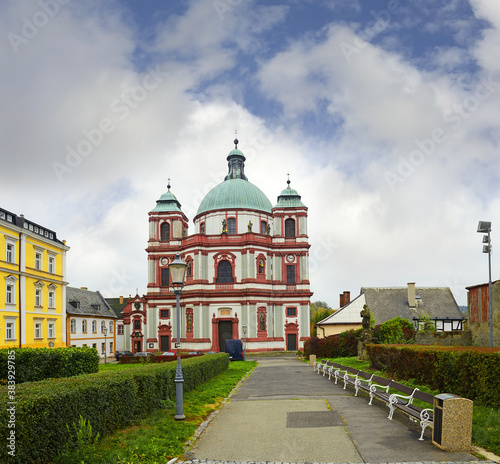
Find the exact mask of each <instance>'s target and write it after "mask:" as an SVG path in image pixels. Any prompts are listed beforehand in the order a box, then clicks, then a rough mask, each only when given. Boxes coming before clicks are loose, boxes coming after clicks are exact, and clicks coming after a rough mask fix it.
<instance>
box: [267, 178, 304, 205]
mask: <svg viewBox="0 0 500 464" xmlns="http://www.w3.org/2000/svg"><path fill="white" fill-rule="evenodd" d="M287 184H288V186H287V188H286V189H284V190H282V191H281V193H280V195H279V196H278V203H276V205H274V207H275V208H297V207H303V208H305V207H306V205H304V203H302V201H300V198H301V196H300V195H299V194H298V193H297V190H294V189H293V188H290V179H288V180H287Z"/></svg>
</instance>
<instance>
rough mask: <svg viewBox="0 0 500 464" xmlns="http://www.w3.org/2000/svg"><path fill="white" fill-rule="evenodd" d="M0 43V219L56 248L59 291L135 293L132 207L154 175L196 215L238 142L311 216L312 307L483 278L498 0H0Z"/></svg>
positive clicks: (264, 181) (158, 185) (495, 200)
mask: <svg viewBox="0 0 500 464" xmlns="http://www.w3.org/2000/svg"><path fill="white" fill-rule="evenodd" d="M0 30H1V36H2V40H1V41H0V52H1V59H0V69H1V72H0V95H1V102H2V111H1V113H0V118H1V123H0V134H1V144H0V153H1V164H0V173H1V180H0V198H1V206H2V207H3V208H5V209H7V210H9V211H11V212H13V213H15V214H24V215H25V216H26V218H28V219H30V220H32V221H35V222H37V223H39V224H41V225H43V226H45V227H47V228H50V229H52V230H54V231H56V232H57V235H58V237H59V238H60V239H65V240H67V243H68V245H69V246H70V247H71V250H70V251H69V253H68V279H69V281H70V285H72V286H87V287H89V288H90V289H92V290H101V291H102V292H103V293H104V294H105V295H106V296H118V295H128V294H135V292H136V289H137V290H138V291H139V293H140V294H142V293H145V292H146V280H147V276H146V273H147V270H146V262H147V261H146V252H145V251H144V249H145V248H146V245H147V225H148V215H147V213H148V212H149V211H150V210H151V209H152V208H153V207H154V206H155V201H156V200H157V199H158V198H159V197H160V195H161V194H162V193H164V192H165V191H166V185H167V179H168V178H171V184H172V192H173V193H174V194H175V195H176V196H177V198H178V200H179V201H180V203H181V204H182V209H183V211H184V212H185V214H186V215H187V216H188V217H189V219H190V220H191V221H192V219H193V217H194V215H195V213H196V210H197V208H198V205H199V203H200V202H201V200H202V198H203V197H204V195H205V194H206V193H207V192H208V191H209V190H210V189H211V188H212V187H214V186H215V185H216V184H218V183H219V182H221V181H222V180H223V178H224V175H225V174H226V170H227V163H226V156H227V153H228V152H229V151H230V150H231V149H232V148H233V144H232V141H233V139H234V132H235V130H237V131H238V138H239V140H240V144H239V148H240V149H241V150H242V151H243V152H244V153H245V155H246V157H247V162H246V169H245V172H246V174H247V176H248V178H249V180H250V181H251V182H252V183H254V184H256V185H257V186H258V187H260V188H261V189H262V190H263V191H264V192H265V193H266V195H267V196H268V197H269V199H270V200H271V202H272V203H273V204H275V202H276V197H277V195H278V194H279V193H280V191H281V190H282V189H283V188H285V187H286V178H287V173H288V172H289V173H290V179H291V181H292V184H291V186H292V187H293V188H295V189H297V190H298V192H299V193H300V194H301V195H302V200H303V202H304V203H305V204H306V205H307V206H308V207H309V236H310V242H311V244H312V247H311V250H310V251H311V287H312V290H313V291H314V296H313V300H324V301H326V302H328V303H329V304H330V305H331V306H333V307H337V306H338V301H339V297H338V294H339V293H341V292H343V291H344V290H349V291H351V294H352V295H357V294H358V293H359V289H360V287H362V286H404V285H406V283H407V282H411V281H414V282H416V283H417V287H418V286H448V287H450V288H451V289H452V291H453V293H454V295H455V298H456V299H457V302H458V303H459V304H461V305H464V304H466V291H465V287H466V286H468V285H473V284H477V283H481V282H485V281H487V280H488V260H487V255H485V254H482V253H481V250H482V244H481V235H480V234H477V232H476V229H477V223H478V221H479V220H487V221H491V222H492V226H493V232H492V243H493V246H495V244H496V242H497V241H498V240H500V235H498V234H497V233H496V231H497V230H498V229H496V227H500V191H499V190H500V189H499V187H500V183H499V175H500V150H499V144H500V129H499V127H500V126H499V123H500V60H499V59H498V57H499V56H500V3H499V2H498V1H495V0H469V1H466V0H414V1H412V2H407V1H398V0H383V1H378V0H358V1H356V0H314V1H313V0H289V1H281V2H280V1H275V0H266V1H264V0H191V1H187V0H186V1H168V2H167V1H163V0H142V1H139V0H123V1H118V0H116V1H113V0H95V1H93V0H88V1H77V0H33V1H29V0H4V1H2V2H1V3H0ZM191 224H192V223H191ZM495 256H496V255H495V254H493V257H492V262H493V266H492V267H493V279H497V278H499V274H498V269H499V265H498V262H497V259H496V258H495Z"/></svg>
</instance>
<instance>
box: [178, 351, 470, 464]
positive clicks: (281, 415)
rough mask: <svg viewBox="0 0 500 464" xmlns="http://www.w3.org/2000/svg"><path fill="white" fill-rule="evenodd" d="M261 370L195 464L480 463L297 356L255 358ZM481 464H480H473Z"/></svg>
mask: <svg viewBox="0 0 500 464" xmlns="http://www.w3.org/2000/svg"><path fill="white" fill-rule="evenodd" d="M256 360H257V361H258V362H259V365H258V367H257V368H256V369H255V370H254V371H253V373H252V374H251V375H250V377H249V378H248V379H247V380H246V381H245V382H244V383H243V384H242V385H241V386H240V388H239V389H238V391H237V392H236V393H235V394H234V395H233V396H232V398H231V399H230V401H228V402H227V403H226V404H225V405H224V406H223V408H222V409H221V410H220V411H219V412H218V413H217V414H216V415H215V416H214V418H213V419H212V420H211V421H210V423H209V424H208V426H207V427H206V428H205V430H204V431H203V432H202V433H201V435H200V436H199V438H198V439H197V441H196V442H195V444H194V445H193V446H192V447H191V449H190V450H189V451H188V453H187V455H186V456H187V459H190V460H191V461H192V462H196V461H199V462H228V461H230V462H255V461H260V462H280V463H283V462H286V463H311V462H316V463H367V462H368V463H399V462H419V463H422V462H427V463H428V462H469V461H478V460H477V458H475V457H474V456H473V455H470V454H468V453H448V452H445V451H442V450H440V449H439V448H437V447H435V446H434V445H433V444H432V442H431V439H430V435H429V436H426V438H425V441H423V442H421V441H419V440H418V437H419V435H420V432H419V427H418V426H416V425H414V424H412V423H411V422H410V421H409V420H408V419H407V418H404V417H398V418H397V419H395V420H393V421H390V420H388V419H387V414H388V412H387V407H386V406H384V405H382V404H377V405H373V406H368V400H367V398H366V397H355V396H354V392H353V390H352V388H351V389H350V388H349V387H348V389H347V390H344V389H343V388H342V386H341V385H335V384H334V382H333V381H329V380H328V378H327V377H323V376H321V375H317V374H316V373H314V372H313V368H312V367H311V366H309V365H308V364H306V363H304V362H302V361H299V360H297V359H296V358H295V357H276V358H265V357H262V358H256ZM476 464H478V463H476Z"/></svg>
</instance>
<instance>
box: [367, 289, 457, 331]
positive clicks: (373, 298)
mask: <svg viewBox="0 0 500 464" xmlns="http://www.w3.org/2000/svg"><path fill="white" fill-rule="evenodd" d="M361 293H364V294H365V299H366V304H367V305H368V308H370V311H371V313H372V314H373V315H374V316H375V319H376V323H377V324H383V323H384V322H385V321H388V320H389V319H393V318H394V317H398V316H399V317H401V318H403V319H408V320H409V321H412V320H413V318H414V317H423V316H429V317H431V318H435V317H438V318H446V317H450V318H462V317H463V315H462V312H461V311H460V308H459V307H458V305H457V302H456V301H455V298H454V296H453V294H452V293H451V290H450V289H449V288H448V287H416V288H415V295H416V301H417V305H416V307H415V308H410V305H409V304H408V287H394V288H373V287H363V288H361Z"/></svg>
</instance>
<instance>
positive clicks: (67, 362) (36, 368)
mask: <svg viewBox="0 0 500 464" xmlns="http://www.w3.org/2000/svg"><path fill="white" fill-rule="evenodd" d="M8 361H11V362H8ZM9 364H10V365H13V366H14V368H15V381H16V384H20V383H24V382H36V381H39V380H44V379H51V378H52V379H58V378H62V377H71V376H73V375H80V374H91V373H94V372H98V371H99V354H98V353H97V350H96V349H95V348H90V347H88V346H83V347H80V348H70V347H68V348H3V349H0V384H5V383H6V382H5V381H6V380H7V376H8V373H7V372H8V369H9Z"/></svg>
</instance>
